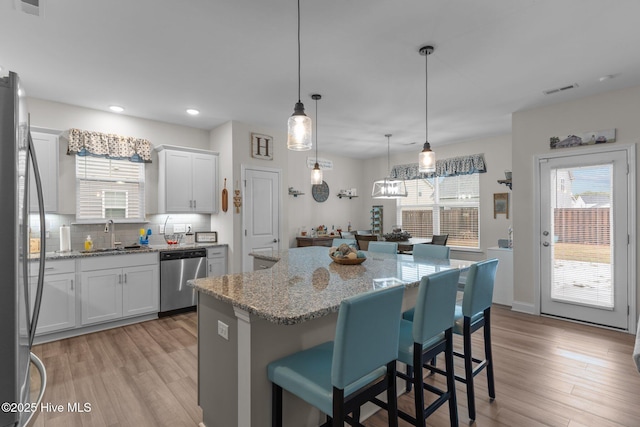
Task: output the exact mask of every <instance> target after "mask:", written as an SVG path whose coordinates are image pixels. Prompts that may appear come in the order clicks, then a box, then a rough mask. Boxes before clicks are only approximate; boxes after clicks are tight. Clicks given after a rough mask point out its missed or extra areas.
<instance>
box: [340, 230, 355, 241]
mask: <svg viewBox="0 0 640 427" xmlns="http://www.w3.org/2000/svg"><path fill="white" fill-rule="evenodd" d="M339 233H340V238H341V239H354V240H355V238H356V235H355V234H354V233H352V232H350V231H340V232H339Z"/></svg>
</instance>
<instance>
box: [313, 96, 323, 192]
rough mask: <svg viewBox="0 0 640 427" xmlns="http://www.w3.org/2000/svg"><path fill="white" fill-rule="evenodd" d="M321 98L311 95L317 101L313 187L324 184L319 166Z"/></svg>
mask: <svg viewBox="0 0 640 427" xmlns="http://www.w3.org/2000/svg"><path fill="white" fill-rule="evenodd" d="M321 98H322V95H318V94H317V93H314V94H313V95H311V99H313V100H314V101H316V164H315V165H314V166H313V169H312V170H311V185H319V184H322V169H320V165H318V99H321Z"/></svg>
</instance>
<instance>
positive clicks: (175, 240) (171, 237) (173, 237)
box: [164, 233, 182, 245]
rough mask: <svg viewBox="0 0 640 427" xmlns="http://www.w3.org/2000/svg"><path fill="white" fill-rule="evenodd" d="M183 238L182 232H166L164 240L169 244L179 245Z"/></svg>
mask: <svg viewBox="0 0 640 427" xmlns="http://www.w3.org/2000/svg"><path fill="white" fill-rule="evenodd" d="M181 240H182V233H173V234H165V235H164V241H165V242H167V245H177V244H179V243H180V241H181Z"/></svg>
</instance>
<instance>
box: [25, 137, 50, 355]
mask: <svg viewBox="0 0 640 427" xmlns="http://www.w3.org/2000/svg"><path fill="white" fill-rule="evenodd" d="M28 151H29V157H30V158H31V162H32V163H33V177H34V178H35V181H36V194H37V196H38V213H39V214H40V242H43V243H42V244H41V245H40V263H39V269H38V288H37V290H36V300H35V302H34V304H33V317H32V319H31V328H30V330H29V348H31V347H32V346H33V339H34V338H35V337H36V327H37V326H38V316H39V315H40V305H41V303H42V291H43V287H44V263H45V253H46V246H47V245H46V244H45V242H46V237H47V236H46V230H45V227H46V224H45V218H44V196H43V194H42V181H41V180H40V171H39V170H38V159H36V150H35V147H34V145H33V139H31V132H29V149H28ZM25 194H26V192H25ZM25 264H26V263H25Z"/></svg>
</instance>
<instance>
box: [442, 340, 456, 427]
mask: <svg viewBox="0 0 640 427" xmlns="http://www.w3.org/2000/svg"><path fill="white" fill-rule="evenodd" d="M445 337H446V340H447V347H446V349H445V353H444V357H445V359H444V362H445V366H446V367H447V391H448V392H449V420H450V422H451V426H452V427H453V426H457V425H458V401H457V399H456V376H455V373H454V372H453V369H454V368H453V332H452V331H451V330H450V329H449V330H448V331H447V332H445Z"/></svg>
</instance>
